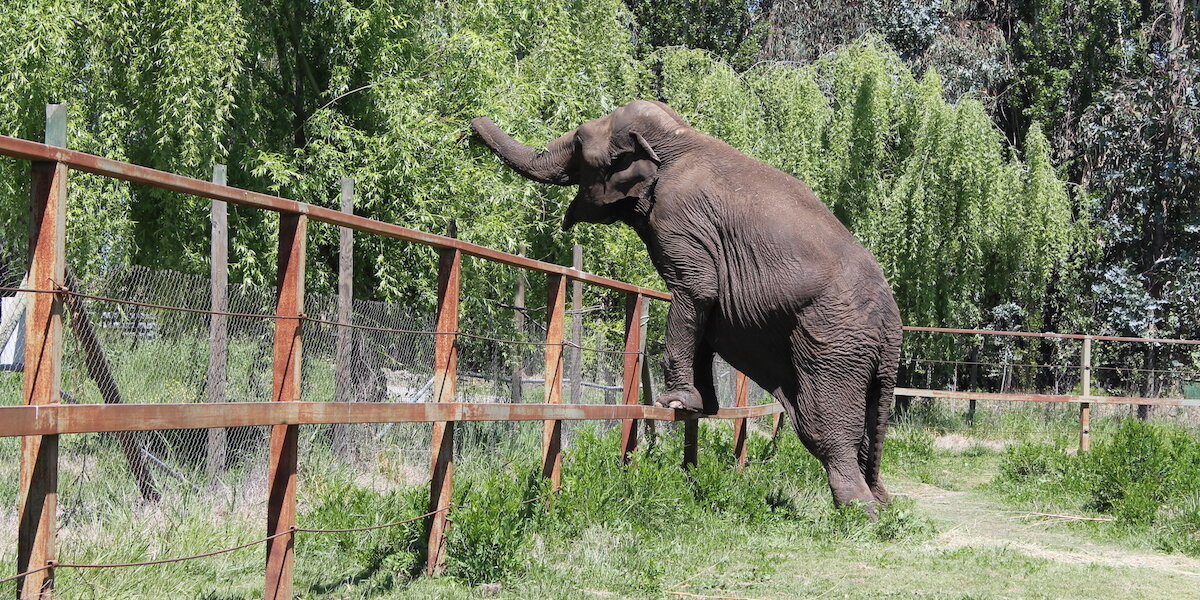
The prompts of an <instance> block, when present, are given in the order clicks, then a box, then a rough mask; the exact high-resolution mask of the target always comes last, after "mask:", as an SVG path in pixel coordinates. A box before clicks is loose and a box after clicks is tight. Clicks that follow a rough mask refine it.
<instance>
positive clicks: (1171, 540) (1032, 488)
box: [993, 420, 1200, 555]
mask: <svg viewBox="0 0 1200 600" xmlns="http://www.w3.org/2000/svg"><path fill="white" fill-rule="evenodd" d="M1197 473H1200V441H1198V440H1197V439H1196V437H1195V434H1194V433H1192V432H1191V431H1189V430H1187V429H1185V428H1183V427H1182V426H1179V425H1174V424H1167V423H1160V422H1144V421H1136V420H1126V421H1125V422H1123V423H1121V425H1120V427H1118V428H1117V429H1116V431H1114V432H1113V434H1112V435H1111V436H1107V437H1104V438H1101V439H1100V440H1098V441H1097V442H1096V443H1095V445H1093V447H1092V450H1091V452H1090V453H1088V454H1085V455H1082V456H1073V455H1069V454H1067V453H1065V452H1063V451H1062V450H1061V449H1059V448H1055V447H1052V446H1046V445H1040V444H1028V443H1027V444H1023V445H1020V446H1014V447H1011V448H1009V449H1008V451H1007V452H1006V453H1005V456H1004V458H1003V460H1002V462H1001V464H1000V473H999V475H997V477H996V479H995V480H994V482H993V483H994V485H996V486H998V487H999V488H1000V489H1002V490H1003V491H1004V492H1005V493H1006V494H1007V495H1009V496H1010V497H1011V498H1013V499H1018V500H1022V501H1037V502H1046V501H1047V500H1049V501H1051V502H1054V503H1056V504H1060V505H1061V504H1072V503H1074V504H1075V506H1073V508H1075V509H1077V510H1079V509H1083V510H1094V511H1098V512H1101V513H1106V514H1110V515H1113V516H1115V517H1117V525H1118V526H1119V527H1122V528H1124V529H1127V530H1129V531H1132V532H1149V533H1150V534H1151V535H1152V536H1153V537H1154V539H1155V542H1156V545H1158V546H1159V547H1160V548H1161V549H1164V550H1167V551H1180V552H1185V553H1188V554H1192V555H1200V480H1198V479H1197V477H1196V474H1197Z"/></svg>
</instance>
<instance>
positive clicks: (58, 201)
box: [17, 104, 67, 598]
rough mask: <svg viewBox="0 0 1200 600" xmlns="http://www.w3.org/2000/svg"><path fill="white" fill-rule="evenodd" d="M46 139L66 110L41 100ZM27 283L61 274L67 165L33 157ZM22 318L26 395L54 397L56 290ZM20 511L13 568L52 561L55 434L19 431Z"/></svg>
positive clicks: (24, 583) (63, 127)
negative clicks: (23, 322)
mask: <svg viewBox="0 0 1200 600" xmlns="http://www.w3.org/2000/svg"><path fill="white" fill-rule="evenodd" d="M46 143H47V144H49V145H51V146H60V147H64V146H66V145H67V110H66V106H64V105H62V104H48V105H46ZM31 172H32V176H33V183H32V186H31V190H32V194H31V198H30V204H29V207H30V216H29V225H30V232H29V256H30V263H29V286H30V287H31V288H34V289H42V290H51V289H54V288H55V286H56V285H58V284H61V283H64V280H65V279H66V270H67V259H66V226H67V223H66V221H67V213H66V208H67V166H66V165H64V164H62V163H56V162H35V163H33V164H32V165H31ZM30 296H31V298H30V300H29V303H30V304H29V308H28V310H27V312H26V321H25V373H24V383H25V390H24V402H25V404H26V405H34V406H36V405H45V404H58V400H59V392H60V391H61V384H62V333H63V326H62V313H63V301H62V299H61V298H60V297H59V296H58V295H56V294H42V293H34V294H30ZM20 485H21V491H20V496H19V499H20V500H19V502H20V507H19V508H18V513H17V514H18V516H17V523H18V525H17V527H18V530H17V572H18V573H24V572H26V571H29V570H32V569H38V568H41V567H45V566H47V565H49V564H50V561H53V560H54V558H55V553H54V533H55V529H56V527H57V526H56V524H55V511H56V510H57V509H58V436H57V435H29V436H25V437H23V438H21V467H20ZM53 589H54V570H53V569H43V570H41V571H38V572H36V573H30V574H29V575H26V576H25V577H22V578H20V579H18V580H17V598H49V597H50V595H51V593H52V591H53Z"/></svg>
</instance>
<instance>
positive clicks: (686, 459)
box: [683, 418, 700, 469]
mask: <svg viewBox="0 0 1200 600" xmlns="http://www.w3.org/2000/svg"><path fill="white" fill-rule="evenodd" d="M699 444H700V420H699V419H696V418H691V419H688V420H686V421H684V422H683V468H684V469H690V468H692V467H694V466H696V455H697V454H699Z"/></svg>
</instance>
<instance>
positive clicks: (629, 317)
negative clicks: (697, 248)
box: [621, 292, 643, 464]
mask: <svg viewBox="0 0 1200 600" xmlns="http://www.w3.org/2000/svg"><path fill="white" fill-rule="evenodd" d="M642 303H643V298H642V295H641V294H635V293H632V292H631V293H630V294H629V295H628V296H626V302H625V354H624V361H623V362H624V364H623V367H624V377H623V378H622V380H621V384H622V386H623V388H624V389H623V390H622V394H623V396H624V398H623V399H624V403H625V404H628V405H634V404H638V403H639V402H640V401H641V397H640V394H639V393H638V392H639V390H638V379H639V378H640V377H641V374H642V355H641V348H642ZM637 426H638V422H637V419H625V420H624V421H623V422H622V423H621V461H622V462H624V463H626V464H628V463H629V455H630V454H631V453H632V452H633V451H634V450H636V449H637Z"/></svg>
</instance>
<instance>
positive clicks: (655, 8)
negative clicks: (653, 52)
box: [627, 0, 770, 70]
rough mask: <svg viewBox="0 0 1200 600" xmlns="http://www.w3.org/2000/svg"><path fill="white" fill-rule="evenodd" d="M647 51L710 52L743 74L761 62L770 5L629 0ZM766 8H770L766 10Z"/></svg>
mask: <svg viewBox="0 0 1200 600" xmlns="http://www.w3.org/2000/svg"><path fill="white" fill-rule="evenodd" d="M627 4H628V5H629V7H630V10H631V11H632V12H633V16H634V19H635V20H636V23H637V26H636V28H635V29H634V32H635V33H636V35H637V36H638V41H639V42H640V44H642V45H643V46H645V47H647V48H661V47H666V46H684V47H687V48H696V49H699V50H704V51H707V52H710V53H712V54H714V55H716V56H719V57H721V58H722V59H723V60H724V61H725V62H728V63H729V64H730V65H733V66H734V67H735V68H737V69H739V70H744V69H746V68H747V67H749V66H750V65H751V64H752V63H753V62H754V61H755V60H757V59H758V56H759V49H760V48H761V47H762V45H763V43H764V42H765V41H766V37H767V29H768V23H767V22H766V20H765V19H763V17H764V16H765V15H763V14H762V12H763V11H764V10H766V9H767V7H768V6H770V3H761V2H753V1H747V0H654V1H648V0H627ZM764 4H765V5H766V6H764Z"/></svg>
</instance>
